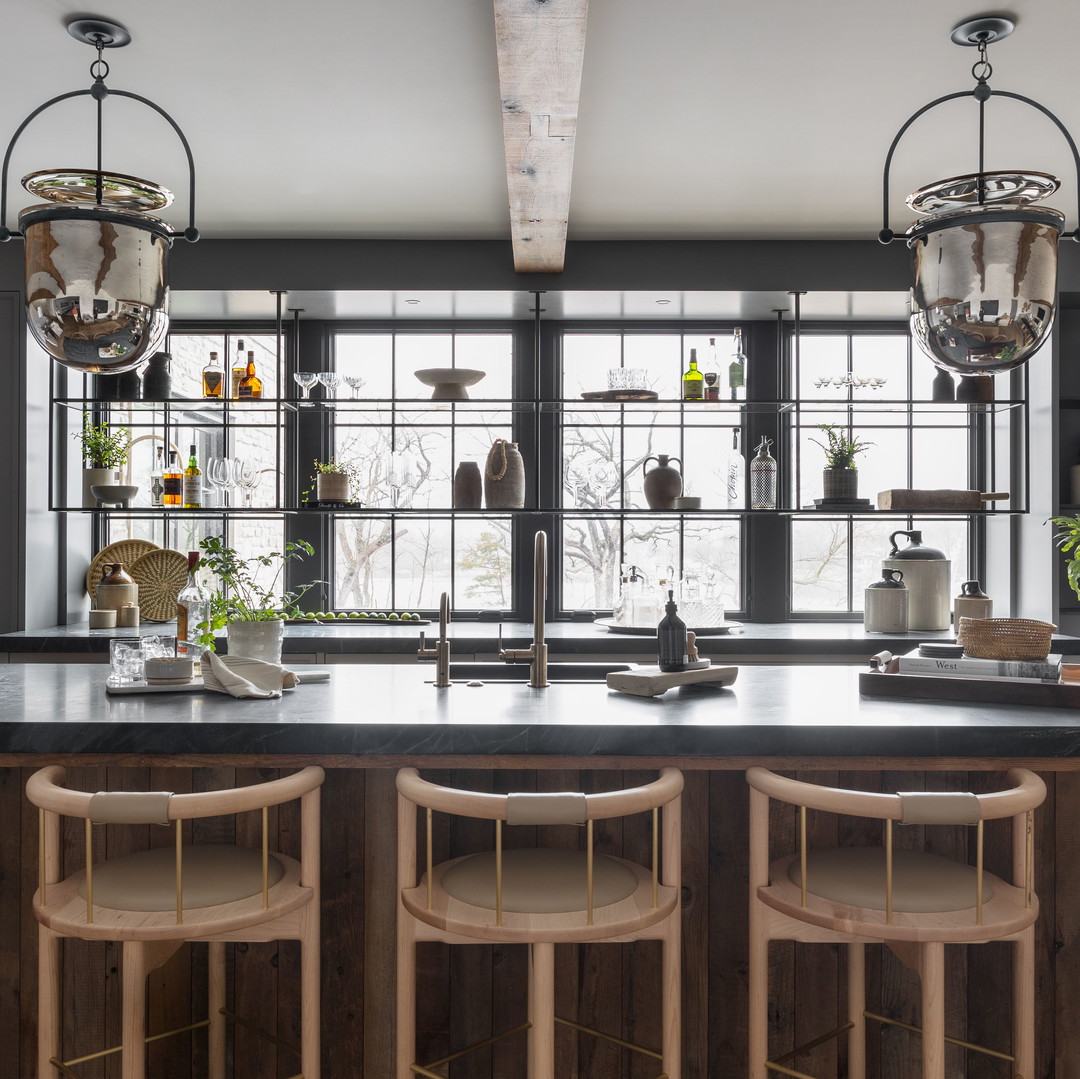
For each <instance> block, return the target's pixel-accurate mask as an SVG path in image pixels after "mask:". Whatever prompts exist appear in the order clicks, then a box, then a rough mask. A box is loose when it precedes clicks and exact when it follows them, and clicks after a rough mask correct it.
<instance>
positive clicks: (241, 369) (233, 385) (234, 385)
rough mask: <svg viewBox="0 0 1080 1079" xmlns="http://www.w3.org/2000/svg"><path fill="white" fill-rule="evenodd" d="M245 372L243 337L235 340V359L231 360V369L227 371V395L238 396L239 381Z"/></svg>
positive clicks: (234, 397)
mask: <svg viewBox="0 0 1080 1079" xmlns="http://www.w3.org/2000/svg"><path fill="white" fill-rule="evenodd" d="M246 373H247V360H246V359H245V358H244V339H243V338H240V340H239V341H237V342H236V359H235V360H233V365H232V370H231V371H230V372H229V374H230V376H231V378H230V382H229V396H230V397H232V398H233V399H234V400H235V399H236V398H237V397H239V396H240V383H241V382H242V381H243V378H244V375H245V374H246Z"/></svg>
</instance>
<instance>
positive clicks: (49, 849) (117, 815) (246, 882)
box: [26, 765, 323, 1079]
mask: <svg viewBox="0 0 1080 1079" xmlns="http://www.w3.org/2000/svg"><path fill="white" fill-rule="evenodd" d="M64 780H65V770H64V768H62V767H61V766H59V765H50V766H49V767H47V768H42V769H41V770H40V771H38V772H35V773H34V774H33V775H32V776H31V777H30V779H29V780H28V782H27V784H26V793H27V796H28V797H29V799H30V801H31V802H32V803H33V804H34V805H35V806H37V807H38V818H39V819H38V827H39V876H38V890H37V892H36V893H35V895H34V916H35V917H36V918H37V920H38V1065H37V1076H38V1079H51V1077H52V1076H55V1075H56V1074H57V1071H58V1070H59V1071H62V1072H63V1074H65V1075H77V1074H78V1073H77V1072H75V1071H73V1070H72V1068H73V1066H74V1065H77V1064H80V1063H82V1062H84V1061H86V1060H89V1059H96V1058H97V1057H100V1056H103V1055H106V1054H109V1053H115V1052H119V1053H120V1057H121V1062H122V1063H121V1074H122V1076H123V1079H143V1077H144V1076H145V1074H146V1042H147V1041H148V1040H149V1039H148V1038H147V1035H146V1030H145V1013H146V977H147V975H148V974H149V973H150V972H151V971H153V970H155V969H156V968H157V967H159V966H161V965H162V964H163V963H164V962H166V960H168V959H169V958H170V957H171V956H172V955H173V954H174V953H175V952H176V951H177V950H178V949H179V948H180V946H181V945H182V944H184V943H185V942H191V941H206V942H209V1013H210V1014H209V1018H208V1019H206V1020H203V1021H202V1022H200V1023H196V1024H195V1026H205V1027H207V1028H208V1031H209V1068H210V1070H209V1075H210V1079H224V1076H225V1026H224V1018H223V1016H225V1017H228V1013H227V1012H226V1011H225V943H226V942H227V941H252V942H254V941H274V940H298V941H299V942H300V972H301V973H300V977H301V1021H300V1036H301V1047H300V1050H299V1053H300V1061H301V1067H302V1069H303V1070H302V1073H301V1076H300V1077H299V1079H319V788H320V786H321V784H322V782H323V771H322V769H321V768H304V769H303V770H302V771H300V772H296V773H295V774H293V775H291V776H287V777H285V778H283V779H276V780H273V781H271V782H267V783H258V784H255V785H253V786H250V787H236V788H233V789H230V790H219V791H209V792H206V793H202V794H171V793H169V792H167V791H162V792H150V793H141V792H129V791H118V792H114V793H98V794H89V793H86V792H83V791H74V790H69V789H67V788H66V787H65V786H64ZM297 798H299V799H300V860H299V861H296V860H294V859H292V858H289V857H287V856H286V855H284V854H278V853H271V852H270V850H269V845H268V837H267V809H268V807H270V806H275V805H280V804H281V803H283V802H289V801H293V800H295V799H297ZM252 811H261V815H262V849H261V850H255V849H251V848H248V847H242V846H234V845H231V844H195V845H191V844H186V843H184V841H183V822H184V821H185V820H194V819H197V818H201V817H218V816H225V815H233V814H238V813H246V812H252ZM61 816H64V817H81V818H83V820H85V822H86V824H85V836H86V866H85V869H81V870H79V871H78V872H76V873H73V874H71V875H69V876H67V877H64V878H63V879H61V875H60V817H61ZM173 821H175V822H176V825H175V828H174V832H175V842H174V843H172V844H171V845H169V846H166V847H154V848H151V849H149V850H143V851H139V852H137V853H135V854H130V855H127V856H125V857H121V858H115V859H107V860H105V861H103V862H99V863H98V864H96V865H95V864H94V861H93V840H92V834H91V833H92V829H93V825H94V824H95V823H97V824H143V825H145V824H163V825H168V824H170V823H171V822H173ZM64 937H77V938H81V939H83V940H104V941H117V942H122V964H121V965H122V993H123V1014H122V1019H121V1025H122V1041H121V1044H120V1045H119V1046H117V1047H115V1048H112V1049H107V1050H105V1051H104V1053H102V1052H97V1053H91V1054H89V1055H87V1056H82V1057H75V1058H73V1059H69V1060H66V1061H64V1060H62V1059H61V1053H62V1046H61V1033H60V994H61V986H60V941H61V939H62V938H64ZM184 1029H185V1030H188V1029H192V1028H190V1027H185V1028H184ZM174 1033H178V1032H174ZM161 1036H162V1035H155V1036H154V1037H155V1039H156V1038H158V1037H161Z"/></svg>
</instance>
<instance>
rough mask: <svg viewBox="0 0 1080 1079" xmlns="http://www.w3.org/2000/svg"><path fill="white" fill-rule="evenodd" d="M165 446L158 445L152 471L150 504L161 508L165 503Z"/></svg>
mask: <svg viewBox="0 0 1080 1079" xmlns="http://www.w3.org/2000/svg"><path fill="white" fill-rule="evenodd" d="M164 477H165V447H164V446H158V448H157V454H156V457H155V460H154V467H153V468H152V469H151V471H150V505H151V506H152V507H153V508H154V509H160V508H161V507H162V506H164V505H165V502H164V496H165V478H164Z"/></svg>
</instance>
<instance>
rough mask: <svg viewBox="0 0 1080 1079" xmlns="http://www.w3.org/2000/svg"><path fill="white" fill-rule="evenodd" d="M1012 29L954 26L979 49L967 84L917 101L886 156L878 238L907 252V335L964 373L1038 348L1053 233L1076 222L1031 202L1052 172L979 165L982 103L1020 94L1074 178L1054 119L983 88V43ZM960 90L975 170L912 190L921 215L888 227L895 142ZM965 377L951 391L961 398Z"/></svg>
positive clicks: (1054, 184)
mask: <svg viewBox="0 0 1080 1079" xmlns="http://www.w3.org/2000/svg"><path fill="white" fill-rule="evenodd" d="M1013 28H1014V23H1013V22H1012V21H1010V20H1009V19H1005V18H1001V17H997V16H984V17H980V18H977V19H972V20H969V21H967V22H965V23H962V24H961V25H960V26H957V27H956V28H955V29H954V30H953V31H952V34H951V35H950V36H951V40H952V41H953V42H954V43H955V44H957V45H963V46H968V47H973V48H977V49H978V50H979V59H978V60H977V61H976V62H975V64H974V65H973V66H972V69H971V74H972V77H973V78H974V79H975V86H974V88H973V89H971V90H965V91H961V92H959V93H954V94H946V95H945V96H944V97H939V98H937V99H936V100H935V101H931V102H930V103H929V104H927V105H924V106H923V107H922V108H921V109H919V110H918V112H916V113H914V114H913V115H912V116H911V117H910V118H909V119H908V121H907V122H906V123H905V124H904V126H903V127H901V128H900V130H899V131H898V132H897V133H896V136H895V138H894V139H893V141H892V145H891V146H890V147H889V153H888V156H887V157H886V159H885V172H884V179H883V183H882V217H883V225H882V229H881V232H880V233H879V234H878V239H879V240H880V241H881V242H882V243H884V244H888V243H891V242H892V241H893V240H895V239H903V240H906V241H907V245H908V247H909V249H910V250H911V254H912V289H911V332H912V336H913V337H914V338H915V340H916V341H917V342H918V343H919V346H920V347H921V348H922V350H923V352H925V353H926V354H927V356H929V357H930V359H931V360H932V361H933V362H934V363H935V364H936V365H937V366H938V367H940V368H942V369H943V370H946V371H951V372H954V373H956V374H959V375H962V376H966V378H968V379H970V378H973V377H979V376H985V375H994V374H997V373H999V372H1002V371H1009V370H1011V369H1012V368H1014V367H1018V366H1019V365H1020V364H1022V363H1024V362H1025V361H1026V360H1028V359H1029V358H1030V357H1031V356H1032V355H1034V353H1035V352H1036V351H1038V349H1039V347H1040V346H1041V345H1042V344H1043V342H1044V341H1045V340H1046V339H1047V335H1048V334H1049V332H1050V327H1051V326H1052V325H1053V321H1054V314H1055V311H1056V309H1057V266H1058V238H1059V237H1061V236H1065V237H1068V238H1071V239H1075V238H1076V236H1077V233H1076V230H1074V231H1072V232H1065V231H1064V230H1065V218H1064V216H1063V215H1062V214H1061V213H1059V212H1058V211H1057V210H1054V209H1051V208H1050V207H1048V206H1038V205H1036V203H1038V202H1040V201H1041V200H1042V199H1044V198H1046V197H1047V196H1049V195H1051V194H1053V193H1054V192H1055V191H1056V190H1057V189H1058V187H1059V186H1060V181H1059V180H1058V179H1057V178H1056V177H1054V176H1050V175H1048V174H1046V173H1043V172H1032V171H1015V172H987V171H986V170H985V166H984V148H985V147H984V134H985V109H986V103H987V102H988V101H989V100H990V98H991V96H992V95H993V96H997V97H1007V98H1012V99H1013V100H1014V101H1020V102H1022V103H1024V104H1025V105H1029V106H1031V107H1032V108H1034V109H1037V110H1038V111H1039V112H1041V113H1043V114H1044V115H1045V116H1047V117H1048V118H1049V119H1050V120H1051V121H1053V123H1054V124H1055V125H1056V126H1057V128H1058V130H1059V131H1060V132H1061V133H1062V134H1063V135H1064V137H1065V139H1066V141H1067V142H1068V144H1069V148H1070V150H1071V151H1072V155H1073V163H1074V165H1075V167H1076V171H1077V180H1078V183H1080V154H1078V153H1077V149H1076V144H1075V142H1074V141H1073V139H1072V136H1071V135H1070V134H1069V132H1068V130H1067V129H1066V128H1065V126H1064V125H1063V124H1062V123H1061V121H1060V120H1059V119H1058V118H1057V117H1056V116H1054V114H1053V113H1052V112H1050V111H1049V110H1048V109H1046V108H1045V107H1044V106H1042V105H1040V104H1039V103H1038V102H1037V101H1033V100H1032V99H1031V98H1027V97H1023V96H1022V95H1020V94H1014V93H1009V92H1008V91H1004V90H991V88H990V76H991V75H992V74H993V69H992V68H991V66H990V63H989V61H988V60H987V54H986V50H987V46H988V45H989V44H990V43H991V42H994V41H998V40H1000V39H1002V38H1004V37H1007V36H1008V35H1009V34H1011V33H1012V31H1013ZM962 97H973V98H974V99H975V101H976V102H977V103H978V109H979V162H978V171H977V172H974V173H972V174H970V175H967V176H957V177H952V178H951V179H947V180H939V181H936V182H935V183H932V184H929V185H927V186H926V187H923V188H920V189H919V190H918V191H916V192H914V193H913V194H912V195H911V196H910V197H909V198H908V200H907V204H908V205H909V206H910V207H911V208H912V210H914V211H915V213H917V214H920V215H922V219H921V220H920V221H917V222H916V223H915V224H913V225H912V226H911V227H910V228H909V229H908V231H907V232H904V233H900V234H899V235H898V234H896V233H894V232H893V231H892V229H890V228H889V171H890V168H891V166H892V158H893V154H894V152H895V151H896V147H897V145H898V144H899V142H900V139H901V138H902V137H903V135H904V134H905V132H906V131H907V130H908V128H909V127H910V126H911V125H912V124H913V123H914V122H915V121H916V120H917V119H919V117H920V116H922V115H923V114H924V113H926V112H929V111H930V109H933V108H935V107H936V106H938V105H940V104H942V103H943V102H946V101H953V100H955V99H956V98H962ZM965 385H966V384H965V383H961V387H960V390H958V392H957V397H958V399H960V400H963V399H965V396H966V395H965V393H964V387H965ZM986 385H989V383H986ZM972 386H974V384H972Z"/></svg>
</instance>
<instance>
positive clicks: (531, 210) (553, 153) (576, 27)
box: [495, 0, 588, 273]
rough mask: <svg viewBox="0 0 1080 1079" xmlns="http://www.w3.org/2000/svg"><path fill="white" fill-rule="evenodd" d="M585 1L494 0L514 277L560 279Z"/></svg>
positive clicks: (564, 241)
mask: <svg viewBox="0 0 1080 1079" xmlns="http://www.w3.org/2000/svg"><path fill="white" fill-rule="evenodd" d="M587 12H588V0H495V39H496V44H497V47H498V60H499V94H500V98H501V100H502V117H503V144H504V149H505V156H506V186H507V193H508V195H509V199H510V233H511V237H512V240H513V249H514V269H515V270H516V271H517V272H518V273H561V272H562V269H563V263H564V260H565V254H566V230H567V222H568V220H569V215H570V182H571V178H572V176H573V169H574V142H575V134H576V130H577V114H578V100H579V98H580V95H581V68H582V61H583V58H584V53H585V21H586V14H587Z"/></svg>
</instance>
